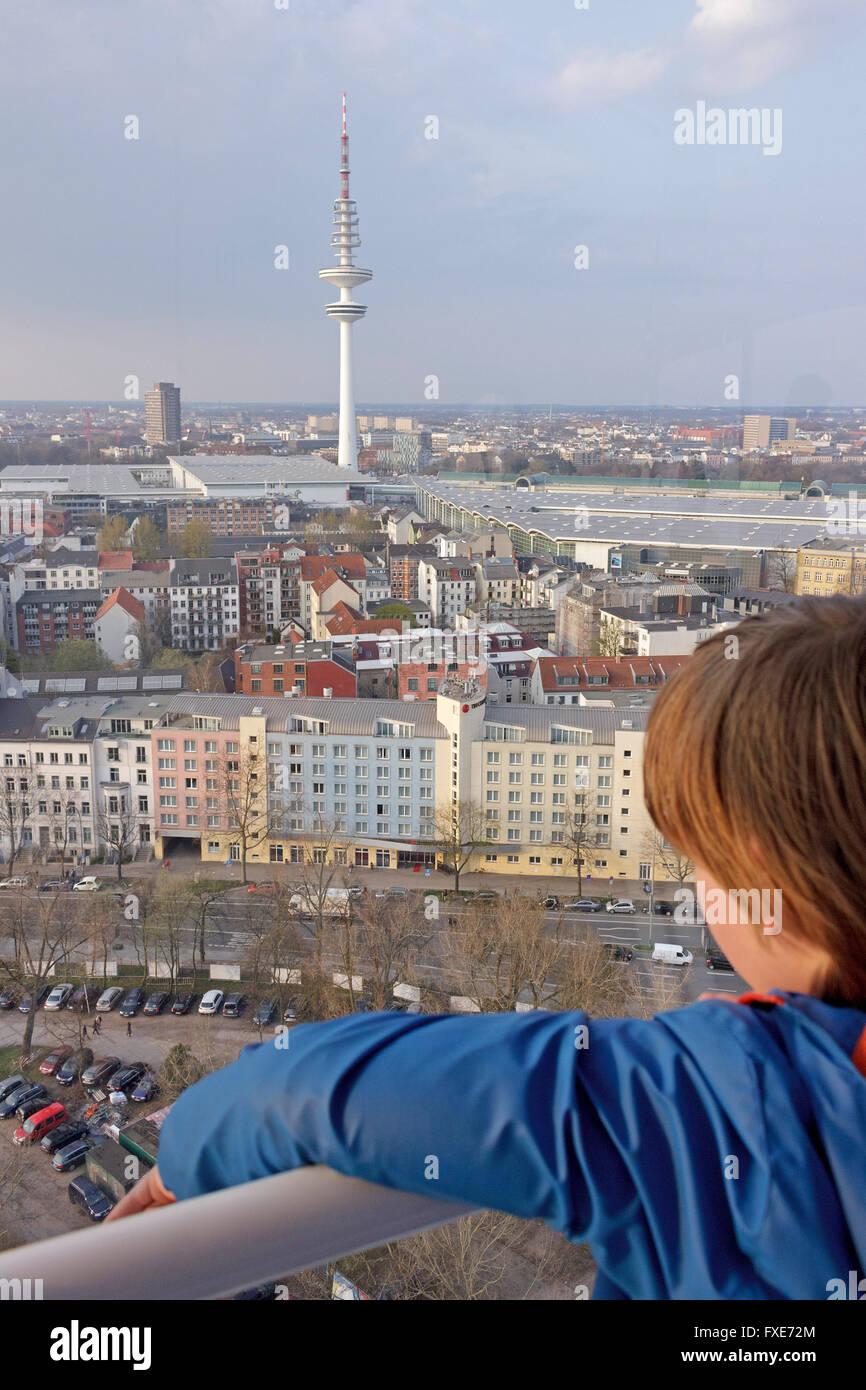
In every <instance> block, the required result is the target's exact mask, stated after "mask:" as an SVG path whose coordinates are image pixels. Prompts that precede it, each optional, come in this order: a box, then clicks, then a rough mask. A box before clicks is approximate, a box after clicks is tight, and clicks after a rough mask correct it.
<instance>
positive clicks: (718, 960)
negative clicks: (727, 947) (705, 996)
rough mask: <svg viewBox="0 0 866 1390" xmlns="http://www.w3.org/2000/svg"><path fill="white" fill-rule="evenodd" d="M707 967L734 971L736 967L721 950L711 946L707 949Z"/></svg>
mask: <svg viewBox="0 0 866 1390" xmlns="http://www.w3.org/2000/svg"><path fill="white" fill-rule="evenodd" d="M707 969H708V970H731V971H733V969H734V967H733V966H732V965H731V962H730V961H729V960H728V958H727V956H723V955H722V953H721V951H716V950H714V949H713V947H712V946H711V947H710V948H709V950H708V951H707Z"/></svg>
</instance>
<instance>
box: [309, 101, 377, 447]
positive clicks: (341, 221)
mask: <svg viewBox="0 0 866 1390" xmlns="http://www.w3.org/2000/svg"><path fill="white" fill-rule="evenodd" d="M360 242H361V238H360V237H359V235H358V214H357V212H356V210H355V203H354V201H353V199H351V198H350V197H349V133H348V126H347V121H346V93H345V92H344V93H343V133H342V136H341V159H340V196H339V198H338V199H337V200H336V202H335V203H334V231H333V232H332V233H331V245H332V247H333V248H334V254H335V256H336V259H337V264H336V265H335V266H328V267H327V269H325V270H320V271H319V276H320V278H321V279H322V280H327V282H328V284H330V285H335V286H336V287H337V288H338V289H339V291H340V298H339V299H338V300H336V301H335V302H334V303H332V304H326V305H325V313H326V314H327V315H328V318H331V319H336V321H337V323H339V325H340V430H339V439H338V445H337V464H338V466H339V467H340V468H351V469H353V470H355V469H357V467H358V439H357V434H356V426H355V388H354V384H353V381H352V336H351V335H352V325H353V324H354V322H355V320H356V319H362V318H363V317H364V315H365V314H366V312H367V308H366V305H364V304H356V303H355V301H354V300H353V299H352V290H353V289H354V288H355V286H356V285H362V284H363V283H364V281H365V280H370V279H372V276H373V272H372V270H361V269H359V268H358V266H356V265H355V262H354V259H353V258H354V252H355V248H356V247H357V246H359V245H360Z"/></svg>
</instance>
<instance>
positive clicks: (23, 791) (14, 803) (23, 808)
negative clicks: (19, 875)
mask: <svg viewBox="0 0 866 1390" xmlns="http://www.w3.org/2000/svg"><path fill="white" fill-rule="evenodd" d="M30 794H31V793H30V773H29V769H26V768H15V769H14V770H13V769H12V768H4V770H3V782H2V784H0V847H2V849H3V850H4V851H5V852H6V866H7V868H8V870H9V874H10V875H11V874H13V873H14V871H15V860H16V859H17V858H18V855H19V853H20V852H21V850H22V848H23V847H24V845H25V843H26V841H27V839H28V835H27V832H28V830H29V828H30Z"/></svg>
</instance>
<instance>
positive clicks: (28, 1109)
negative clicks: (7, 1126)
mask: <svg viewBox="0 0 866 1390" xmlns="http://www.w3.org/2000/svg"><path fill="white" fill-rule="evenodd" d="M39 1090H40V1091H41V1092H42V1095H41V1096H30V1097H29V1099H27V1100H21V1099H19V1101H18V1104H17V1105H16V1107H15V1114H16V1116H17V1118H18V1121H19V1123H20V1124H23V1123H24V1121H25V1120H29V1119H30V1116H31V1115H35V1114H36V1113H37V1111H39V1110H44V1109H45V1106H46V1104H47V1103H48V1092H47V1091H46V1089H45V1087H44V1086H40V1087H39Z"/></svg>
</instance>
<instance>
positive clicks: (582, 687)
mask: <svg viewBox="0 0 866 1390" xmlns="http://www.w3.org/2000/svg"><path fill="white" fill-rule="evenodd" d="M687 660H688V657H687V656H654V657H649V656H630V657H621V658H619V659H615V658H612V657H611V658H604V657H576V656H540V657H538V658H537V659H536V660H535V661H534V662H533V664H532V678H531V681H530V690H531V700H532V703H533V704H534V705H585V704H586V703H587V702H588V701H590V700H595V699H597V698H599V697H603V696H604V695H605V694H608V693H610V694H615V693H617V692H623V693H633V694H635V695H639V694H641V693H642V692H644V691H656V690H659V689H660V688H661V687H662V686H663V685H664V683H665V682H666V681H668V680H670V678H671V676H673V675H675V674H676V672H677V671H678V670H679V669H680V667H681V666H682V665H683V663H684V662H685V661H687Z"/></svg>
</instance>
